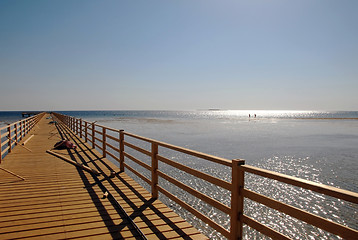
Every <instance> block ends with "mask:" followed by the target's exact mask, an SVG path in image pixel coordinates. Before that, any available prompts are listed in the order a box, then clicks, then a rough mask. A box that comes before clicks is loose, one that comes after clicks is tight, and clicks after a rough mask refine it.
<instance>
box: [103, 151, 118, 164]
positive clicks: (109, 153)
mask: <svg viewBox="0 0 358 240" xmlns="http://www.w3.org/2000/svg"><path fill="white" fill-rule="evenodd" d="M106 153H107V154H108V155H109V156H111V157H112V158H114V159H115V160H116V161H117V162H119V161H120V159H119V158H118V157H117V156H116V155H114V154H113V153H111V152H108V151H106Z"/></svg>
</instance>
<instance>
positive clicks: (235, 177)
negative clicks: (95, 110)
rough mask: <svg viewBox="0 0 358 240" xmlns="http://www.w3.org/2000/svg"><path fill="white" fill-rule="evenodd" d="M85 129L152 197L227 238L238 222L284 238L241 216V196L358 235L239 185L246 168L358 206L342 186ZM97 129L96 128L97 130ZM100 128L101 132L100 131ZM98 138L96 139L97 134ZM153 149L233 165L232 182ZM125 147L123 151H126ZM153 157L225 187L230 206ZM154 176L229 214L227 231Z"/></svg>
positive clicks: (235, 235) (91, 126) (234, 235)
mask: <svg viewBox="0 0 358 240" xmlns="http://www.w3.org/2000/svg"><path fill="white" fill-rule="evenodd" d="M56 117H57V118H59V119H62V122H63V123H64V124H67V126H68V127H69V128H70V129H71V130H72V131H73V132H76V126H75V125H74V124H73V123H74V122H76V119H75V118H73V117H69V116H64V115H60V114H57V113H56ZM83 123H84V125H85V127H84V129H83V131H84V135H82V137H83V136H86V137H85V138H86V140H87V137H88V136H90V137H91V138H92V141H91V140H90V139H88V141H89V142H91V143H92V144H93V147H97V148H98V149H99V150H102V152H103V155H105V154H106V153H107V154H108V155H109V156H111V157H113V159H115V160H116V161H119V163H120V170H121V171H124V170H125V169H128V170H129V171H131V172H133V173H134V174H135V175H137V176H138V177H139V178H141V179H142V180H143V181H145V182H146V183H148V184H149V185H150V186H151V188H152V197H153V198H157V197H158V192H160V193H162V194H164V195H165V196H167V197H168V198H170V199H171V200H173V201H175V202H176V203H178V204H179V205H180V206H182V207H183V208H184V209H186V210H188V211H189V212H191V213H192V214H193V215H195V216H196V217H198V218H200V219H201V220H202V221H204V222H205V223H207V224H208V225H209V226H211V227H212V228H214V229H215V230H217V231H218V232H220V233H221V234H223V235H224V236H225V237H227V238H229V239H241V238H242V226H243V224H246V225H248V226H250V227H252V228H254V229H256V230H257V231H260V232H261V233H263V234H265V235H267V236H269V237H271V238H273V239H289V238H288V237H287V236H285V235H283V234H282V233H279V232H277V231H276V230H273V229H271V228H269V227H267V226H265V225H264V224H261V223H259V222H258V221H256V220H254V219H252V218H250V217H248V216H246V215H245V214H244V198H247V199H250V200H252V201H256V202H258V203H261V204H264V205H266V206H267V207H270V208H273V209H276V210H278V211H280V212H283V213H285V214H288V215H290V216H292V217H294V218H297V219H299V220H301V221H304V222H307V223H308V224H310V225H313V226H316V227H318V228H321V229H323V230H326V231H328V232H330V233H333V234H336V235H339V236H341V237H343V238H347V239H350V238H351V239H352V238H354V237H356V236H358V232H357V231H356V230H354V229H352V228H349V227H346V226H343V225H340V224H338V223H334V222H332V221H330V220H327V219H324V218H322V217H320V216H317V215H315V214H312V213H309V212H306V211H304V210H301V209H298V208H296V207H293V206H290V205H288V204H285V203H282V202H280V201H277V200H274V199H271V198H269V197H267V196H264V195H261V194H258V193H256V192H254V191H252V190H248V189H246V188H245V187H244V177H245V172H246V173H250V174H255V175H259V176H261V177H265V178H269V179H274V180H277V181H280V182H283V183H286V184H291V185H293V186H297V187H301V188H304V189H308V190H312V191H315V192H317V193H320V194H324V195H327V196H331V197H335V198H338V199H342V200H346V201H350V202H352V203H355V204H357V203H358V193H354V192H351V191H347V190H342V189H339V188H335V187H332V186H327V185H323V184H320V183H315V182H312V181H308V180H304V179H300V178H297V177H292V176H288V175H285V174H281V173H276V172H273V171H269V170H265V169H260V168H257V167H253V166H249V165H245V164H244V161H243V160H228V159H224V158H220V157H216V156H212V155H209V154H205V153H200V152H197V151H193V150H190V149H186V148H183V147H178V146H174V145H171V144H168V143H164V142H160V141H156V140H153V139H150V138H146V137H142V136H138V135H135V134H132V133H128V132H125V131H123V130H117V129H112V128H108V127H105V126H101V125H98V124H95V123H90V122H86V121H83V122H82V124H83ZM96 128H97V129H98V130H97V129H96ZM99 129H101V130H102V131H99ZM109 132H113V133H117V134H118V133H119V136H118V138H116V137H114V136H112V135H109ZM100 136H101V137H100ZM128 137H130V138H135V139H137V140H140V141H144V142H146V143H149V144H151V146H152V147H151V149H150V150H147V149H144V148H142V147H139V146H137V145H135V144H134V143H130V142H128V141H126V139H127V138H128ZM106 138H108V139H109V140H111V141H114V142H117V143H119V148H117V147H115V146H113V145H111V144H110V143H108V142H105V141H106V140H105V139H106ZM106 146H109V147H110V148H111V151H114V152H116V153H117V154H119V158H118V157H117V156H115V155H114V154H112V153H111V151H108V149H106ZM127 147H128V148H130V149H132V150H135V151H136V152H139V153H142V154H144V155H146V156H149V157H151V159H152V161H151V165H148V164H147V163H144V162H143V161H141V160H140V159H138V158H136V157H134V156H133V155H131V154H129V153H128V152H126V149H127ZM158 147H161V148H165V149H170V150H173V151H176V152H180V153H184V154H187V155H190V156H194V157H197V158H200V159H204V160H208V161H211V162H214V163H218V164H221V165H224V166H228V167H230V168H231V169H232V182H226V181H224V180H222V179H219V178H216V177H214V176H211V175H208V174H206V173H204V172H201V171H198V170H195V169H193V168H190V167H188V166H185V165H183V164H181V163H178V162H176V161H173V160H170V159H168V158H166V157H164V156H161V155H160V153H159V149H158ZM125 148H126V149H125ZM125 159H128V160H131V161H133V162H135V163H136V164H139V165H140V166H142V167H144V168H145V169H147V170H148V172H147V173H148V174H151V179H148V178H147V177H145V176H144V175H143V174H142V173H141V172H139V171H137V170H136V169H134V168H133V167H131V166H130V165H129V164H128V163H126V161H125ZM158 161H160V162H163V163H165V164H168V165H170V166H171V167H174V168H176V169H178V170H181V171H184V172H186V173H188V174H191V175H192V176H194V177H197V178H200V179H203V180H205V181H208V182H209V183H211V184H214V185H216V186H220V187H222V188H224V189H227V190H229V191H231V206H230V207H228V206H226V205H225V204H223V203H221V202H219V201H217V200H215V199H213V198H211V197H210V196H207V195H205V194H203V193H201V192H200V191H197V190H195V189H194V188H191V187H190V186H187V185H185V184H184V183H182V182H180V181H178V180H177V179H175V178H174V177H173V176H169V175H167V174H166V173H164V172H162V171H161V170H160V167H159V166H158ZM158 177H160V178H162V179H165V180H166V181H168V182H170V183H171V184H173V185H175V186H177V187H179V188H180V189H182V190H184V191H186V192H188V193H189V194H191V195H193V196H195V197H197V198H198V199H200V200H202V201H205V202H206V203H207V204H209V205H211V206H213V207H215V208H217V209H219V210H220V211H222V212H223V213H226V214H228V215H229V216H230V218H231V220H230V222H231V223H230V226H231V227H230V231H228V230H226V229H225V228H224V227H222V226H221V225H219V224H217V223H216V222H214V221H213V220H212V219H211V218H210V217H208V216H205V214H203V213H201V212H200V211H198V210H197V209H195V208H194V207H192V206H190V205H189V204H188V203H186V202H184V201H183V200H181V199H180V198H179V197H177V196H175V195H173V194H172V193H170V192H169V191H168V190H166V189H164V188H163V187H162V186H160V185H159V183H158Z"/></svg>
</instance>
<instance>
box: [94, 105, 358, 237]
mask: <svg viewBox="0 0 358 240" xmlns="http://www.w3.org/2000/svg"><path fill="white" fill-rule="evenodd" d="M255 113H256V114H257V118H256V119H252V117H251V118H250V119H249V118H248V114H251V116H252V114H255ZM190 114H192V115H190ZM275 114H276V116H277V118H275V117H274V116H275ZM329 114H331V113H325V112H314V111H302V112H301V113H299V114H298V112H297V111H293V112H287V111H282V112H280V111H276V113H273V112H272V111H270V112H265V111H261V112H260V111H255V112H251V111H246V112H245V111H238V112H229V111H222V112H220V111H206V112H204V113H203V114H202V116H200V117H198V116H197V115H195V114H194V113H187V114H186V115H185V116H183V115H180V114H179V115H178V116H174V114H173V113H172V114H171V115H170V116H169V117H160V118H158V119H157V118H155V116H148V119H145V120H143V119H141V118H140V117H139V118H138V117H134V118H132V117H128V116H125V117H120V118H119V119H118V117H111V118H110V119H111V120H109V119H106V121H104V122H103V125H105V126H109V127H113V128H117V129H125V130H126V131H128V132H133V133H135V134H138V135H142V136H146V137H149V138H153V139H157V140H160V141H164V142H168V143H170V144H174V145H178V146H183V147H186V148H189V149H193V150H197V151H201V152H204V153H208V154H212V155H215V156H220V157H224V158H227V159H236V158H241V159H246V164H248V165H253V166H256V167H260V168H263V169H268V170H272V171H275V172H279V173H284V174H287V175H290V176H295V177H299V178H303V179H307V180H311V181H314V182H319V183H323V184H327V185H332V186H336V187H340V188H343V189H347V190H350V191H354V192H358V177H357V176H356V173H357V172H358V168H357V167H358V164H357V159H358V150H357V147H356V146H358V121H350V120H325V119H323V120H322V119H319V120H302V119H298V118H300V117H306V118H309V117H311V118H320V117H321V118H324V117H327V116H332V114H331V115H329ZM339 114H341V113H339ZM342 115H343V116H346V115H344V114H341V115H335V116H339V117H341V116H342ZM213 116H214V117H213ZM298 116H299V117H298ZM99 123H100V124H101V122H100V121H99ZM138 145H140V146H141V145H142V146H143V147H144V148H146V149H148V150H149V149H150V147H149V146H148V145H146V144H141V143H138ZM126 151H127V150H126ZM128 151H129V150H128ZM130 154H131V155H133V156H138V158H139V159H143V160H144V161H147V163H148V164H149V163H150V159H145V158H144V157H143V156H142V155H141V154H138V153H134V152H130ZM136 154H137V155H136ZM160 155H163V156H166V157H167V158H169V159H172V160H175V161H178V162H180V163H183V164H185V165H187V166H190V167H192V168H195V169H198V170H200V171H202V172H205V173H207V174H210V175H213V176H216V177H218V178H221V179H224V180H226V181H231V172H230V169H228V168H227V167H223V166H218V165H217V164H213V163H208V162H207V161H203V160H200V159H196V158H193V157H189V156H186V155H183V154H179V153H177V152H173V151H170V150H164V149H160ZM133 166H135V168H137V169H140V172H143V173H144V174H145V175H147V176H148V177H149V176H150V173H149V172H146V170H145V169H143V168H141V167H140V166H136V164H133ZM159 167H160V169H161V171H163V172H165V173H167V174H168V175H172V176H175V178H176V179H178V180H179V181H181V182H182V183H185V184H187V185H190V186H191V187H193V188H194V189H197V190H199V191H201V192H203V193H205V194H208V195H209V196H211V197H212V198H214V199H216V200H218V201H220V202H222V203H224V204H226V205H228V206H229V204H230V193H229V192H228V191H227V190H224V189H222V188H219V187H216V186H212V184H209V183H207V182H205V181H202V180H199V179H196V178H193V177H192V176H190V175H189V174H186V173H184V172H181V171H178V170H176V169H173V168H171V167H169V166H167V165H165V164H161V165H160V166H159ZM127 172H128V171H127ZM131 176H132V177H133V178H135V179H136V180H138V181H139V182H142V181H141V180H139V179H138V178H137V177H135V176H134V175H133V174H131ZM142 184H143V185H144V186H146V188H147V189H148V190H150V187H149V186H148V185H146V184H145V183H143V182H142ZM160 185H161V186H163V187H164V188H165V189H168V190H170V191H171V192H172V193H174V194H175V195H177V196H180V198H181V199H183V200H185V201H186V202H188V203H189V204H191V205H192V206H195V207H196V208H197V209H199V210H201V211H203V212H204V213H205V214H208V215H209V217H210V218H211V219H214V220H215V221H216V222H217V223H220V224H221V225H222V226H224V227H225V228H227V229H228V228H229V224H230V223H229V218H228V216H227V215H226V214H224V213H222V212H220V211H218V210H216V209H214V208H212V207H210V206H208V205H207V204H205V203H203V202H201V201H200V200H198V199H197V198H195V197H194V196H192V195H190V194H188V193H186V192H185V191H183V190H181V189H178V188H176V187H174V186H173V185H172V184H169V183H168V182H166V181H165V180H163V179H160ZM245 185H246V187H247V188H248V189H252V190H255V191H256V192H258V193H260V194H263V195H266V196H268V197H271V198H273V199H276V200H280V201H282V202H284V203H287V204H290V205H292V206H295V207H298V208H300V209H304V210H306V211H308V212H311V213H314V214H317V215H319V216H322V217H324V218H328V219H332V221H335V222H338V223H340V224H343V225H347V226H350V227H352V228H354V229H358V223H357V220H356V219H357V216H358V207H357V205H356V204H351V203H348V202H346V201H342V200H336V199H334V198H331V197H327V196H324V195H321V194H317V193H314V192H312V191H309V190H304V189H301V188H298V187H294V186H291V185H288V184H284V183H280V182H277V181H275V180H269V179H265V178H262V177H259V176H255V175H252V174H246V178H245ZM161 200H162V201H163V202H164V203H166V204H167V205H169V206H171V207H172V208H173V209H174V210H175V211H176V212H177V213H178V214H179V215H181V216H182V217H183V218H185V219H186V220H188V221H189V222H190V223H191V224H192V225H194V226H195V227H197V228H198V229H201V230H202V231H203V232H204V233H205V234H206V235H207V236H209V237H210V238H211V239H224V238H223V236H222V235H221V234H218V233H216V232H213V230H212V229H211V228H210V227H209V226H208V225H207V224H205V223H202V222H201V221H199V220H198V219H197V218H196V217H194V216H193V215H192V214H189V213H188V212H187V211H186V210H184V209H182V207H180V206H178V205H176V204H175V203H173V202H172V201H170V200H168V199H166V198H164V197H161ZM245 214H246V215H248V216H250V217H253V218H255V219H256V220H257V221H259V222H261V223H265V224H267V225H268V226H270V227H272V228H273V229H275V230H277V231H279V232H281V233H284V234H285V235H287V236H289V237H291V238H293V239H341V238H339V237H336V236H334V235H332V234H329V233H327V232H325V231H322V230H320V229H318V228H315V227H312V226H310V225H308V224H306V223H304V222H302V221H299V220H297V219H295V218H292V217H290V216H287V215H286V214H283V213H280V212H278V211H276V210H273V209H270V208H268V207H265V206H263V205H261V204H258V203H255V202H253V201H251V200H247V199H246V200H245ZM244 236H245V239H268V238H266V237H264V236H263V235H261V234H260V233H258V232H256V231H254V230H253V229H251V228H249V227H247V226H245V227H244Z"/></svg>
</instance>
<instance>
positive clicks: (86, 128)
mask: <svg viewBox="0 0 358 240" xmlns="http://www.w3.org/2000/svg"><path fill="white" fill-rule="evenodd" d="M87 131H88V126H87V122H86V121H85V142H87V137H88V134H87Z"/></svg>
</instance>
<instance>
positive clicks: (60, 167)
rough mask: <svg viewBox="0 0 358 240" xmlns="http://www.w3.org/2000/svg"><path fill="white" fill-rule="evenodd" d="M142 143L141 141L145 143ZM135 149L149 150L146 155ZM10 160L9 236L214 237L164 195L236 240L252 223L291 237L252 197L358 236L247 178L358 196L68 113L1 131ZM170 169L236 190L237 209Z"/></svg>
mask: <svg viewBox="0 0 358 240" xmlns="http://www.w3.org/2000/svg"><path fill="white" fill-rule="evenodd" d="M61 139H69V140H70V141H71V142H73V143H75V144H76V145H77V146H78V147H77V148H76V149H65V150H53V149H52V148H53V146H54V145H55V143H56V142H58V141H60V140H61ZM136 141H140V142H141V144H139V145H136V143H135V142H136ZM143 143H145V144H143ZM16 145H17V147H15V146H16ZM143 146H146V147H143ZM166 151H173V152H175V154H178V153H179V154H184V155H185V156H187V157H195V158H198V159H201V160H205V161H209V162H212V163H215V164H219V165H221V166H224V167H226V168H228V170H229V171H230V172H231V174H232V175H231V181H230V182H228V181H226V180H223V179H220V178H218V177H217V176H213V175H210V174H207V173H204V172H201V171H200V170H197V169H194V168H192V167H189V166H186V165H185V164H183V163H182V162H181V161H180V160H179V161H175V160H174V159H172V158H170V157H168V156H165V154H164V152H166ZM132 152H136V153H139V154H140V157H137V155H133V154H132ZM107 156H108V157H111V159H112V160H113V162H115V161H117V162H118V163H119V167H117V166H116V165H115V164H114V163H113V162H111V161H109V160H108V159H107V158H106V157H107ZM4 157H6V158H5V159H4ZM0 163H1V164H0V239H46V240H47V239H208V238H207V237H206V236H204V235H203V234H201V233H200V232H199V231H198V230H197V229H195V228H194V227H193V226H191V225H190V224H189V223H187V222H186V221H184V220H183V219H182V218H181V217H179V216H178V215H177V214H176V213H174V212H173V211H172V210H171V209H169V208H168V207H167V206H165V205H164V204H163V203H162V202H161V201H159V200H158V196H159V194H161V195H162V196H165V197H167V198H169V199H170V200H172V201H173V202H175V203H176V204H178V205H180V206H181V207H182V209H184V210H186V211H188V212H190V214H192V215H194V216H195V217H196V218H197V219H199V220H198V221H202V222H203V223H205V224H207V225H208V226H210V227H211V228H212V229H214V230H215V231H217V232H218V233H219V234H221V236H223V237H226V238H227V239H232V240H234V239H235V240H236V239H243V226H244V225H245V226H249V227H251V228H252V229H254V230H256V231H258V232H260V233H262V234H264V235H267V236H269V237H271V238H272V239H290V238H289V237H288V236H286V235H285V232H284V230H282V229H278V228H276V229H274V228H271V227H269V226H267V225H266V224H264V223H261V222H260V221H258V220H256V219H255V217H254V216H248V215H247V214H246V213H245V205H244V200H249V201H254V202H256V203H260V204H262V205H265V206H267V207H269V208H271V209H275V210H277V211H279V212H280V213H284V214H286V215H287V216H290V217H293V218H296V219H298V220H300V221H302V222H305V223H307V224H309V225H311V226H314V227H317V228H319V229H322V230H324V231H327V232H329V233H331V234H334V235H337V236H340V237H342V238H343V239H358V230H357V229H354V227H356V226H347V225H343V224H340V223H338V221H336V220H334V219H333V220H331V219H325V218H323V217H321V216H318V215H317V214H316V213H314V212H309V211H307V210H303V209H300V208H297V206H292V205H290V204H287V203H284V202H282V201H279V200H277V199H273V198H271V197H269V196H265V195H262V194H260V193H258V192H255V189H247V188H246V187H245V186H244V183H245V175H247V174H251V175H258V176H260V177H261V178H265V179H269V180H272V179H273V180H275V181H278V182H280V183H284V184H288V185H292V186H295V187H298V188H300V189H302V190H310V191H312V192H315V193H319V194H322V195H323V196H329V197H330V198H331V199H332V198H336V199H338V200H339V201H346V202H348V203H349V204H352V206H357V204H358V193H356V192H351V191H347V190H343V189H339V188H336V187H333V186H327V185H323V184H320V183H316V182H312V181H308V180H304V179H299V178H297V177H292V176H288V175H285V174H281V173H276V172H272V171H268V170H265V169H260V168H257V167H253V166H249V165H245V161H244V160H239V159H234V160H228V159H224V158H220V157H216V156H212V155H208V154H205V153H200V152H197V151H193V150H190V149H187V148H182V147H179V146H175V145H171V144H168V143H164V142H160V141H156V140H153V139H149V138H145V137H142V136H138V135H135V134H132V133H128V132H126V131H123V130H117V129H112V128H108V127H105V126H102V125H98V124H96V123H95V122H88V121H84V120H82V119H78V118H74V117H71V116H66V115H61V114H58V113H53V114H52V117H50V115H49V114H45V113H41V114H38V115H36V116H32V117H29V118H27V119H24V120H21V121H19V122H16V123H12V124H9V125H8V126H6V127H2V128H0ZM129 163H135V164H137V165H138V166H140V167H141V168H142V169H143V170H141V171H138V170H136V169H135V168H133V167H132V166H133V165H131V164H129ZM163 163H164V164H166V165H168V166H170V167H172V168H174V169H175V171H176V172H179V171H180V172H182V173H185V174H188V175H189V177H190V178H193V179H194V178H195V179H198V180H202V181H206V182H208V183H209V184H212V185H213V186H216V187H220V188H222V189H224V190H225V191H227V192H228V193H229V194H226V195H225V197H227V198H228V199H229V202H230V203H229V204H224V203H223V202H222V201H219V200H218V199H215V197H213V196H211V195H210V193H209V194H208V195H207V194H205V193H204V192H202V191H201V190H200V189H199V190H197V189H195V188H193V187H191V186H188V185H186V184H184V183H183V182H181V181H180V180H178V179H176V176H174V175H173V174H170V173H167V172H165V170H164V169H162V168H161V166H163ZM125 171H130V172H132V173H133V174H134V175H136V176H137V177H138V178H140V179H141V180H143V181H144V182H145V183H147V184H148V185H149V186H150V188H151V191H150V192H148V191H147V190H145V189H144V188H142V186H141V185H139V184H138V183H137V182H135V181H134V180H133V179H132V178H130V177H129V176H128V175H127V174H126V173H125ZM158 179H161V180H163V179H164V180H165V181H167V183H169V184H172V185H173V186H176V187H177V188H179V189H180V190H181V191H185V192H187V193H189V194H191V195H192V196H194V197H195V198H197V200H198V201H199V202H204V203H205V204H207V205H209V206H211V207H213V208H215V209H217V210H219V211H221V212H222V213H223V214H225V215H226V216H227V219H228V221H229V222H230V224H229V226H228V225H225V226H223V225H222V224H221V223H219V222H215V220H214V219H212V218H211V217H210V216H208V213H207V212H205V211H202V209H197V208H196V206H194V205H190V204H189V203H187V202H185V200H183V199H182V198H181V196H178V195H177V194H175V193H172V192H170V191H169V190H168V189H166V188H165V186H163V185H162V181H158ZM268 187H269V186H268ZM270 217H272V216H267V218H270ZM348 217H349V216H348Z"/></svg>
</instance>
